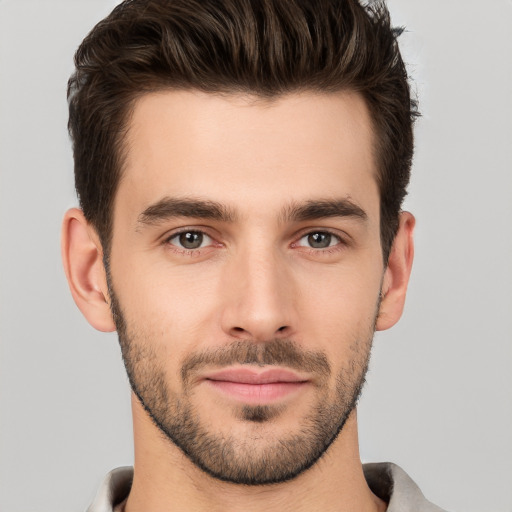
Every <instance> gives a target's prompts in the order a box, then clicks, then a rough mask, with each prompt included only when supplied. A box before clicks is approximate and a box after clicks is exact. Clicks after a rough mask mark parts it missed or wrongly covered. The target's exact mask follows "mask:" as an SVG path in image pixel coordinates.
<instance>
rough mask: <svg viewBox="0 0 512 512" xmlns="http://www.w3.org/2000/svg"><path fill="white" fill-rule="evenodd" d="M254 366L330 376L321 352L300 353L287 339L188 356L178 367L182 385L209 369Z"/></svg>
mask: <svg viewBox="0 0 512 512" xmlns="http://www.w3.org/2000/svg"><path fill="white" fill-rule="evenodd" d="M236 364H241V365H244V364H245V365H248V364H251V365H256V366H267V365H275V366H286V367H288V368H292V369H294V370H297V371H303V372H308V373H314V374H317V375H320V376H323V377H328V376H329V375H330V374H331V366H330V364H329V361H328V360H327V357H326V355H325V354H324V353H323V352H319V351H318V352H314V351H309V350H303V349H302V348H300V346H299V345H298V344H297V343H296V342H294V341H292V340H290V339H273V340H270V341H268V342H263V343H262V342H255V341H251V340H243V341H235V342H233V343H231V344H229V345H226V346H223V347H217V348H215V349H212V350H206V351H204V352H200V353H197V354H191V355H190V356H188V357H187V358H185V360H184V361H183V365H182V367H181V378H182V381H183V382H185V383H187V382H189V381H190V379H191V377H192V376H193V374H194V373H196V372H197V371H199V370H201V369H203V368H205V367H209V366H221V367H222V366H232V365H236Z"/></svg>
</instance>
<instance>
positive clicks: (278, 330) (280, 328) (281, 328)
mask: <svg viewBox="0 0 512 512" xmlns="http://www.w3.org/2000/svg"><path fill="white" fill-rule="evenodd" d="M286 327H287V326H286V325H283V326H282V327H279V329H277V332H283V331H284V330H285V329H286Z"/></svg>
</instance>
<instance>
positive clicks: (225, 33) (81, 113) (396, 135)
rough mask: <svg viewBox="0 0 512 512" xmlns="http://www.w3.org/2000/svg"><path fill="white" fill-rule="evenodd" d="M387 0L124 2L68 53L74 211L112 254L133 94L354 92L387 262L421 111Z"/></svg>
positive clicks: (150, 0) (139, 0)
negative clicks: (368, 124)
mask: <svg viewBox="0 0 512 512" xmlns="http://www.w3.org/2000/svg"><path fill="white" fill-rule="evenodd" d="M399 33H400V30H396V29H393V28H392V27H391V24H390V18H389V13H388V11H387V8H386V7H385V5H384V3H383V2H376V3H372V4H370V5H367V6H362V5H361V4H360V3H359V2H358V0H127V1H125V2H123V3H121V4H120V5H118V6H117V7H116V8H115V9H114V10H113V11H112V13H111V14H110V15H109V16H108V17H107V18H105V19H104V20H102V21H101V22H99V23H98V24H97V25H96V26H95V27H94V28H93V30H92V31H91V32H90V33H89V35H88V36H87V37H86V38H85V39H84V41H83V42H82V44H81V45H80V47H79V48H78V50H77V52H76V55H75V65H76V71H75V73H74V74H73V75H72V76H71V78H70V80H69V83H68V101H69V113H70V114H69V131H70V135H71V138H72V141H73V152H74V159H75V185H76V190H77V194H78V197H79V201H80V206H81V208H82V210H83V212H84V215H85V217H86V218H87V220H88V221H89V222H90V223H91V224H92V225H93V226H94V227H95V228H96V230H97V231H98V234H99V236H100V238H101V242H102V244H103V247H104V250H105V252H106V253H107V254H108V252H109V248H110V242H111V235H112V207H113V201H114V197H115V193H116V188H117V185H118V182H119V178H120V174H121V172H122V167H123V153H124V152H123V142H124V135H125V133H126V130H127V124H128V119H129V115H130V112H131V111H132V106H133V103H134V101H135V100H136V99H137V98H138V97H140V96H141V95H143V94H145V93H148V92H152V91H157V90H162V89H167V88H169V89H197V90H201V91H205V92H228V93H237V92H240V93H250V94H254V95H259V96H262V97H275V96H278V95H282V94H285V93H289V92H298V91H303V90H310V91H318V92H322V91H324V92H335V91H341V90H351V91H356V92H358V93H360V94H361V95H362V96H363V98H364V99H365V101H366V103H367V106H368V108H369V111H370V115H371V117H372V120H373V125H374V132H375V140H376V143H375V148H374V149H375V156H376V162H377V168H378V177H377V180H378V186H379V190H380V213H381V220H380V226H381V244H382V248H383V257H384V261H385V262H387V258H388V255H389V251H390V248H391V244H392V242H393V239H394V236H395V234H396V230H397V227H398V215H399V212H400V208H401V204H402V201H403V199H404V197H405V195H406V187H407V185H408V182H409V175H410V168H411V161H412V154H413V131H412V124H413V120H414V117H415V116H416V115H417V111H416V103H415V102H414V101H411V96H410V90H409V83H408V78H407V73H406V69H405V66H404V63H403V61H402V58H401V56H400V52H399V50H398V45H397V42H396V38H397V36H398V35H399Z"/></svg>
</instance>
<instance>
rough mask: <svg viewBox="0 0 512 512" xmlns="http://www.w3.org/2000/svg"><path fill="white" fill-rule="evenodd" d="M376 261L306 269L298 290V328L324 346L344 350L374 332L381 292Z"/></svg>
mask: <svg viewBox="0 0 512 512" xmlns="http://www.w3.org/2000/svg"><path fill="white" fill-rule="evenodd" d="M380 281H381V269H380V267H378V266H377V265H374V266H373V267H372V266H356V265H351V266H347V267H344V268H339V267H331V268H330V269H326V268H322V269H320V270H319V272H317V273H315V272H311V271H310V272H309V274H308V276H307V278H306V276H305V279H304V280H302V283H303V284H302V286H301V291H300V297H301V305H300V309H301V311H300V318H301V319H302V320H301V321H302V325H301V332H302V333H303V334H304V337H305V340H308V339H309V340H312V341H313V342H314V343H317V344H324V345H325V346H324V350H326V351H327V352H332V351H333V350H334V351H336V352H337V353H347V352H348V351H349V350H351V347H352V348H353V346H354V345H355V344H357V343H359V342H360V341H366V340H367V339H368V338H369V337H371V335H372V333H373V327H374V322H375V316H376V313H377V305H378V298H379V293H380Z"/></svg>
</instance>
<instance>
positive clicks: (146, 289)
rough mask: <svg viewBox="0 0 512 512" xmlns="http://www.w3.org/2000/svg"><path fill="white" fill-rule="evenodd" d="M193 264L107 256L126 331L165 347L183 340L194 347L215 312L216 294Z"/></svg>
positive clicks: (176, 344)
mask: <svg viewBox="0 0 512 512" xmlns="http://www.w3.org/2000/svg"><path fill="white" fill-rule="evenodd" d="M192 267H193V265H190V266H182V267H178V268H176V267H174V268H173V267H171V266H170V265H168V264H166V263H165V262H163V263H162V262H158V261H147V260H146V261H144V258H142V257H141V258H137V257H133V258H132V259H131V260H129V259H128V258H125V259H124V260H123V259H121V258H119V259H118V261H112V281H113V286H114V290H115V292H116V295H117V297H118V300H119V302H120V305H121V307H122V311H123V314H124V317H125V320H126V323H127V327H128V328H129V330H130V331H132V332H135V333H140V334H141V335H142V334H144V337H146V338H150V339H151V343H152V344H154V345H164V346H165V347H166V349H169V350H170V351H174V350H178V351H180V350H179V349H180V347H181V346H182V344H183V341H186V342H187V345H188V348H189V349H190V348H191V347H192V348H193V345H194V340H196V339H197V338H198V337H199V335H200V333H201V332H203V335H204V329H203V326H204V324H205V323H209V322H211V321H212V318H213V317H214V308H215V302H216V298H217V297H218V295H217V294H216V293H215V284H214V282H213V280H212V276H211V275H210V276H204V275H198V273H197V271H194V269H193V268H192ZM133 269H137V271H134V270H133ZM206 277H208V278H206Z"/></svg>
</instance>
